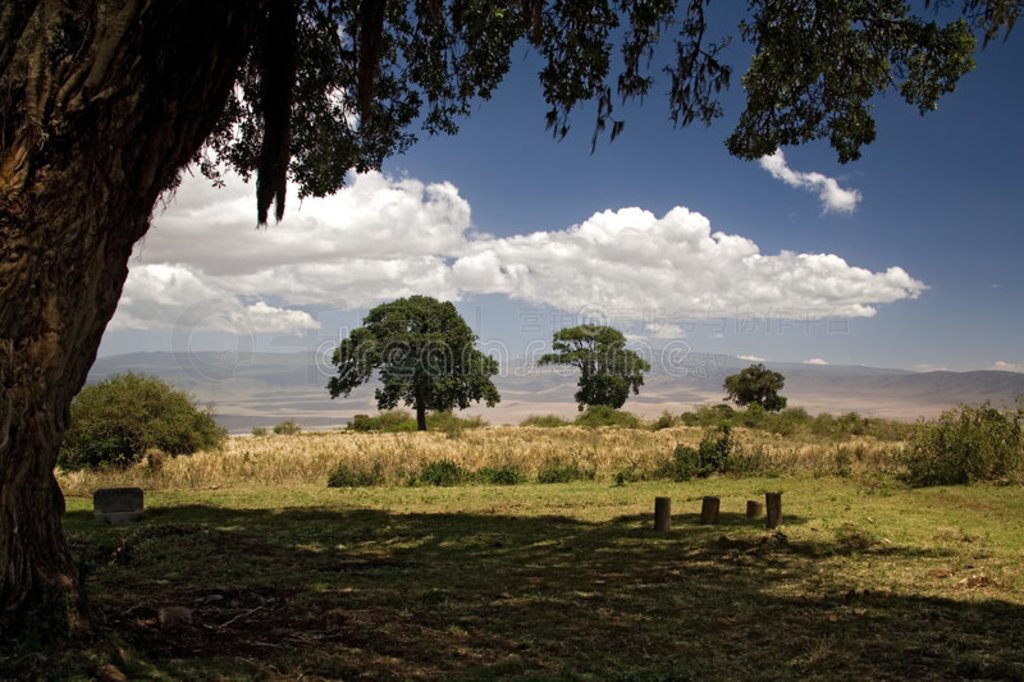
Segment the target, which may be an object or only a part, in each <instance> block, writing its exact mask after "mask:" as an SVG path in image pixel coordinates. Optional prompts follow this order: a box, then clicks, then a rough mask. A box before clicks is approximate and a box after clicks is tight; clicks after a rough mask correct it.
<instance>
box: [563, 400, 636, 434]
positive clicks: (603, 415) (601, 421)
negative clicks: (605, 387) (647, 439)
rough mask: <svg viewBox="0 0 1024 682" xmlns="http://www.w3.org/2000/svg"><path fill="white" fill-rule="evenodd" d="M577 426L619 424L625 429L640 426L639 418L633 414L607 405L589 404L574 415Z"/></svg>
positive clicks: (594, 426)
mask: <svg viewBox="0 0 1024 682" xmlns="http://www.w3.org/2000/svg"><path fill="white" fill-rule="evenodd" d="M576 425H577V426H588V427H591V428H596V427H598V426H620V427H624V428H627V429H637V428H640V420H639V419H638V418H637V416H636V415H635V414H631V413H629V412H625V411H623V410H616V409H615V408H614V407H608V406H607V405H591V406H590V407H588V408H587V409H586V410H585V411H584V412H583V413H582V414H580V416H578V417H576Z"/></svg>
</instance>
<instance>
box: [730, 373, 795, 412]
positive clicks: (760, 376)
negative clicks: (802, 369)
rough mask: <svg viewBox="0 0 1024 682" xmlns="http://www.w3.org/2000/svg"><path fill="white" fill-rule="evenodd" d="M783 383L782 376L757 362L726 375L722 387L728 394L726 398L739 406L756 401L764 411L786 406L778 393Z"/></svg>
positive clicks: (783, 378)
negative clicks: (735, 372)
mask: <svg viewBox="0 0 1024 682" xmlns="http://www.w3.org/2000/svg"><path fill="white" fill-rule="evenodd" d="M785 383H786V378H785V377H784V376H782V375H781V374H779V373H778V372H773V371H771V370H770V369H768V368H766V367H765V366H764V365H762V364H757V365H751V366H750V367H747V368H746V369H745V370H743V371H741V372H740V373H739V374H733V375H731V376H728V377H726V378H725V382H724V383H723V384H722V388H724V389H725V391H726V393H727V394H728V395H727V396H726V399H727V400H732V401H733V402H735V403H736V404H737V405H739V406H740V407H745V406H746V405H750V404H752V403H757V404H758V405H760V406H761V407H763V408H764V409H765V411H766V412H778V411H779V410H781V409H782V408H784V407H785V406H786V399H785V398H784V397H782V396H781V395H779V391H781V390H782V387H783V385H784V384H785Z"/></svg>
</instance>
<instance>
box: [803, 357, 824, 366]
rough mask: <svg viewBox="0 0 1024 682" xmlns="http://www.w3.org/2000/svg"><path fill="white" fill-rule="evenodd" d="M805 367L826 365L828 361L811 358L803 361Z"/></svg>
mask: <svg viewBox="0 0 1024 682" xmlns="http://www.w3.org/2000/svg"><path fill="white" fill-rule="evenodd" d="M804 364H805V365H827V364H828V360H822V359H821V358H811V359H810V360H804Z"/></svg>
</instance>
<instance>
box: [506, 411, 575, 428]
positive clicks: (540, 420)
mask: <svg viewBox="0 0 1024 682" xmlns="http://www.w3.org/2000/svg"><path fill="white" fill-rule="evenodd" d="M571 423H572V422H568V421H566V420H564V419H562V418H561V417H559V416H558V415H556V414H545V415H539V414H531V415H530V416H528V417H527V418H526V419H524V420H523V421H521V422H520V423H519V425H520V426H539V427H541V428H545V429H552V428H557V427H559V426H569V424H571Z"/></svg>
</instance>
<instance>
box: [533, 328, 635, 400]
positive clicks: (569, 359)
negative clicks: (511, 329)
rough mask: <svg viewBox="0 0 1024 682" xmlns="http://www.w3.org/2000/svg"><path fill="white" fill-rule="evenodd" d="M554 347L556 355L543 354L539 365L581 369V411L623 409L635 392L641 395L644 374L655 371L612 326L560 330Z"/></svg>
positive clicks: (553, 343)
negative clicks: (598, 407) (566, 366)
mask: <svg viewBox="0 0 1024 682" xmlns="http://www.w3.org/2000/svg"><path fill="white" fill-rule="evenodd" d="M551 347H552V349H554V352H553V353H547V354H545V355H542V356H541V358H540V360H538V361H537V364H538V365H540V366H544V365H571V366H573V367H576V368H577V369H579V370H580V381H579V387H580V389H579V390H578V391H577V392H576V396H575V397H576V403H577V405H578V406H579V409H580V410H581V411H582V410H583V409H584V408H586V407H587V406H596V405H605V406H607V407H611V408H615V409H618V408H620V407H622V405H623V403H625V402H626V399H627V398H628V397H629V393H630V391H631V390H632V392H633V393H634V394H635V395H637V394H639V393H640V387H641V386H643V385H644V372H649V371H650V369H651V366H650V364H649V363H648V362H647V361H646V360H644V359H643V358H641V357H640V356H639V355H638V354H637V353H636V351H632V350H629V349H627V348H626V337H625V336H623V335H622V332H620V331H619V330H618V329H614V328H612V327H604V326H599V325H592V324H584V325H580V326H578V327H572V328H567V329H560V330H559V331H557V332H555V334H554V340H553V341H552V343H551Z"/></svg>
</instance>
